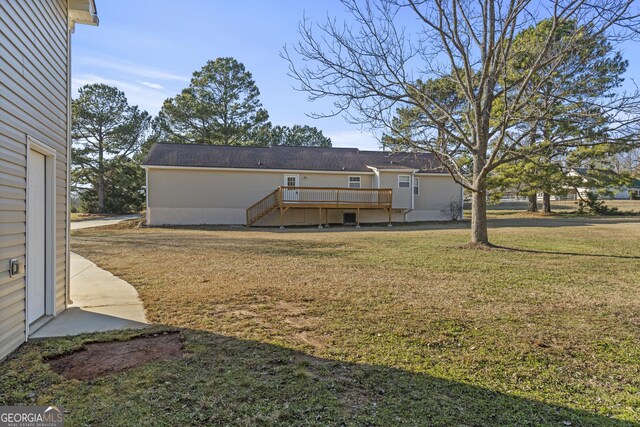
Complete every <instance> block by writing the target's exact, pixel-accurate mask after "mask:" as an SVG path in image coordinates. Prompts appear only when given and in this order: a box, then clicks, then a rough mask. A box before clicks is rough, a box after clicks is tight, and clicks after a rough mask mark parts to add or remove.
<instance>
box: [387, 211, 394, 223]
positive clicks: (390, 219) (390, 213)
mask: <svg viewBox="0 0 640 427" xmlns="http://www.w3.org/2000/svg"><path fill="white" fill-rule="evenodd" d="M387 212H388V213H389V224H388V225H387V227H393V224H391V208H389V209H387Z"/></svg>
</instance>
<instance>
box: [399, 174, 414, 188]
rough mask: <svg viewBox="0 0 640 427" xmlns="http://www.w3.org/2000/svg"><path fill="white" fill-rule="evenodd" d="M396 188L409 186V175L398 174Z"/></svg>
mask: <svg viewBox="0 0 640 427" xmlns="http://www.w3.org/2000/svg"><path fill="white" fill-rule="evenodd" d="M398 188H411V175H398Z"/></svg>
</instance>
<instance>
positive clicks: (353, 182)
mask: <svg viewBox="0 0 640 427" xmlns="http://www.w3.org/2000/svg"><path fill="white" fill-rule="evenodd" d="M360 185H361V180H360V177H359V176H350V177H349V188H360Z"/></svg>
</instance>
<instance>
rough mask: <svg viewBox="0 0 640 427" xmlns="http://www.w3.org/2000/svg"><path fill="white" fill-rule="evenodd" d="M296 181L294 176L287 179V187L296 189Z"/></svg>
mask: <svg viewBox="0 0 640 427" xmlns="http://www.w3.org/2000/svg"><path fill="white" fill-rule="evenodd" d="M297 181H298V179H297V178H296V177H295V176H288V177H287V187H297V184H298V182H297Z"/></svg>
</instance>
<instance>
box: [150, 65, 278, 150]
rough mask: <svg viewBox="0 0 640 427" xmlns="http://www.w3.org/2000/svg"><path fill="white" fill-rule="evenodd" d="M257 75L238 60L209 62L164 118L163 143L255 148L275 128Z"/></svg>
mask: <svg viewBox="0 0 640 427" xmlns="http://www.w3.org/2000/svg"><path fill="white" fill-rule="evenodd" d="M259 97H260V91H259V90H258V88H257V86H256V84H255V82H254V81H253V78H252V76H251V73H250V72H248V71H247V70H246V69H245V67H244V65H243V64H241V63H240V62H238V61H237V60H235V59H234V58H218V59H216V60H215V61H209V62H207V63H206V65H205V66H204V67H202V69H201V70H199V71H196V72H194V73H193V78H192V79H191V83H190V84H189V87H187V88H186V89H184V90H182V92H181V93H180V94H179V95H177V96H176V97H174V98H170V99H167V100H166V101H165V102H164V104H163V106H162V109H161V111H160V113H159V115H158V126H157V131H158V133H159V138H158V139H159V141H160V142H175V143H193V144H214V145H246V144H255V141H257V140H260V139H261V138H262V136H261V132H262V133H264V132H265V131H266V130H267V129H268V127H269V122H268V120H269V114H268V113H267V111H266V110H265V109H264V108H262V104H261V103H260V99H259Z"/></svg>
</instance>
